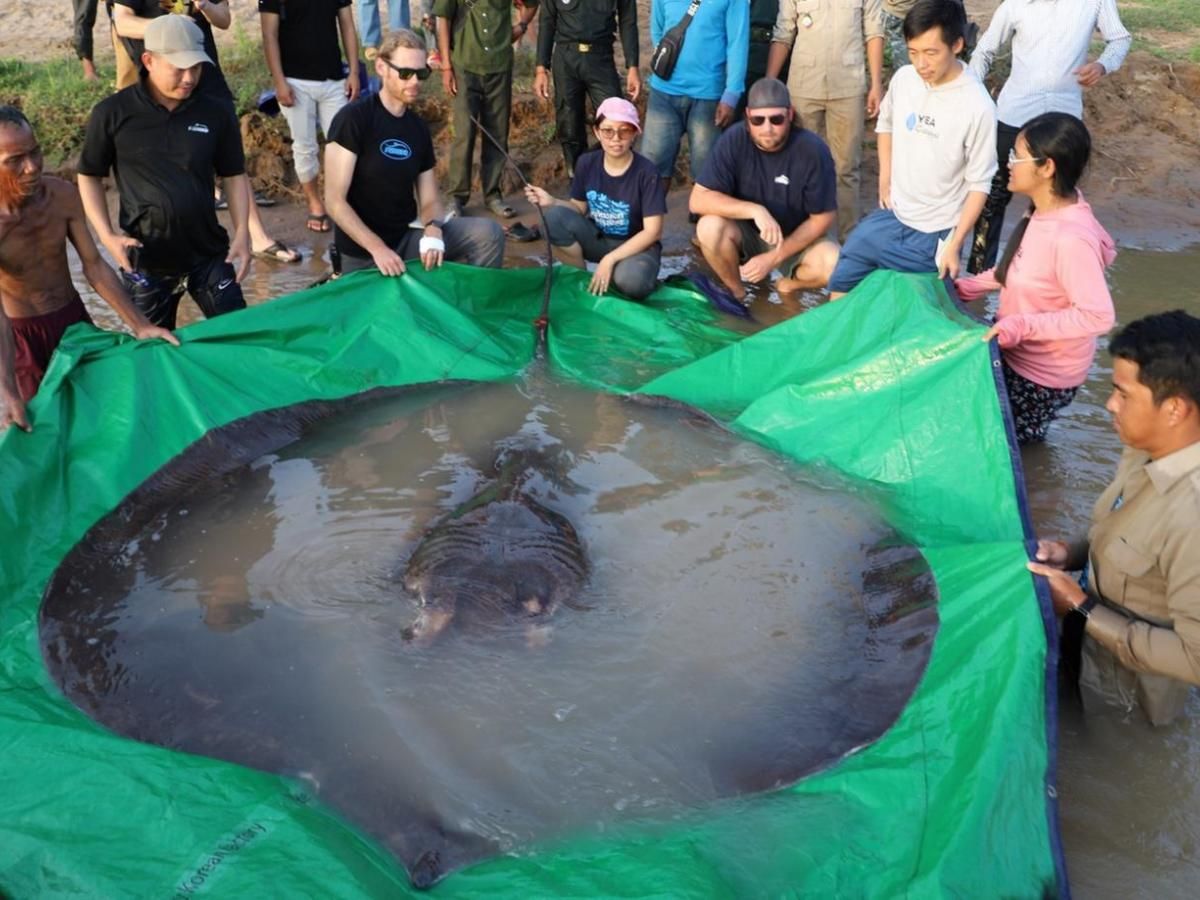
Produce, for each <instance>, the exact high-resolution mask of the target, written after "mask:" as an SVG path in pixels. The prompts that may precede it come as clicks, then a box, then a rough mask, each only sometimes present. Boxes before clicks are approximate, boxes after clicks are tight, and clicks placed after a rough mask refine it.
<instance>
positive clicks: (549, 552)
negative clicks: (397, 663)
mask: <svg viewBox="0 0 1200 900" xmlns="http://www.w3.org/2000/svg"><path fill="white" fill-rule="evenodd" d="M547 462H548V460H547V458H546V455H545V454H543V453H539V452H529V451H520V452H516V453H509V454H507V455H506V456H504V457H498V458H497V460H496V464H495V467H494V468H495V472H496V477H495V479H494V480H493V481H490V482H489V483H488V484H487V485H485V486H484V487H483V488H482V489H481V490H480V491H478V492H477V493H476V494H475V495H474V496H472V497H471V498H470V499H469V500H467V501H466V502H464V503H462V504H460V505H459V506H458V507H457V508H455V509H454V510H452V511H451V512H450V513H449V514H448V515H447V516H446V517H445V518H444V519H442V520H441V521H440V522H438V523H437V524H436V525H435V526H434V527H433V528H431V529H430V530H429V533H428V534H426V535H425V537H424V539H423V540H422V541H421V543H420V545H419V546H418V547H417V549H416V551H415V552H414V553H413V555H412V557H411V559H409V561H408V565H407V566H406V568H405V571H404V586H405V588H406V589H408V590H409V591H410V592H411V593H413V594H415V595H416V596H417V597H418V598H419V600H420V603H421V611H420V615H418V617H417V620H416V621H415V622H413V624H412V625H410V626H409V627H408V628H406V629H405V630H404V633H403V636H404V639H405V640H410V641H414V642H416V643H420V644H430V643H432V642H433V641H434V640H435V639H436V638H437V636H438V635H439V634H440V633H441V632H442V630H443V629H445V628H446V626H447V625H449V624H450V622H451V621H453V620H454V618H455V617H456V616H458V617H459V618H462V613H466V615H467V616H468V617H472V618H483V619H484V620H491V621H494V620H495V619H497V618H499V617H506V616H507V617H520V618H521V619H524V620H525V621H526V622H527V623H528V631H527V637H528V640H529V642H530V643H531V644H532V643H537V642H538V641H540V640H542V639H544V636H545V634H546V631H545V628H546V627H547V626H546V625H545V624H544V623H545V622H547V621H548V620H549V618H550V617H551V616H553V615H554V613H555V611H556V610H557V609H558V607H559V606H560V605H563V604H566V605H567V606H572V607H574V608H575V609H583V607H581V606H579V605H578V604H576V603H574V601H573V598H574V596H575V595H576V594H577V593H578V591H579V589H580V587H581V586H582V585H583V581H584V579H585V578H586V577H587V571H588V561H587V555H586V554H585V552H584V549H583V545H582V542H581V541H580V540H579V535H578V534H577V533H576V531H575V526H574V525H572V524H571V522H570V520H569V519H567V517H566V516H564V515H562V513H559V512H556V511H555V510H552V509H549V508H547V507H546V506H543V505H542V504H541V503H538V502H537V501H536V500H535V499H533V497H532V496H531V495H530V494H529V492H528V491H527V490H525V488H524V486H525V482H526V480H527V479H528V478H529V476H530V475H531V474H532V473H533V472H534V471H535V470H538V469H541V470H544V471H548V470H549V468H550V466H548V465H546V463H547ZM460 611H461V612H460Z"/></svg>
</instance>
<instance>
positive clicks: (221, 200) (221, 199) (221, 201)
mask: <svg viewBox="0 0 1200 900" xmlns="http://www.w3.org/2000/svg"><path fill="white" fill-rule="evenodd" d="M214 203H215V204H216V207H217V209H229V201H228V200H226V199H225V194H224V192H222V193H220V194H218V195H217V198H216V200H215V201H214Z"/></svg>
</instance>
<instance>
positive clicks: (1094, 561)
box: [1029, 311, 1200, 725]
mask: <svg viewBox="0 0 1200 900" xmlns="http://www.w3.org/2000/svg"><path fill="white" fill-rule="evenodd" d="M1110 351H1111V353H1112V354H1113V392H1112V395H1111V396H1110V397H1109V399H1108V403H1107V404H1106V406H1107V409H1108V410H1109V412H1111V413H1112V415H1113V422H1114V424H1115V426H1116V429H1117V434H1118V435H1119V436H1120V438H1121V441H1122V443H1124V444H1125V446H1126V450H1125V453H1124V454H1123V455H1122V457H1121V462H1120V465H1119V466H1118V467H1117V474H1116V477H1115V478H1114V479H1113V482H1112V484H1110V485H1109V486H1108V488H1107V489H1106V490H1105V491H1104V493H1102V494H1101V495H1100V499H1099V500H1097V501H1096V507H1095V509H1094V511H1093V513H1092V527H1091V529H1090V530H1089V532H1088V539H1087V541H1085V542H1080V543H1079V544H1076V545H1074V546H1072V547H1068V546H1067V545H1066V544H1063V543H1062V542H1059V541H1039V542H1038V553H1037V556H1038V559H1039V560H1042V561H1043V562H1041V563H1037V562H1034V563H1030V564H1029V568H1030V569H1031V570H1032V571H1034V572H1036V573H1037V574H1039V575H1045V576H1046V577H1047V578H1048V579H1049V584H1050V592H1051V596H1052V597H1053V599H1054V608H1055V611H1056V612H1057V613H1059V614H1060V615H1070V616H1084V617H1085V622H1084V627H1085V630H1084V634H1085V640H1084V645H1083V660H1082V679H1081V680H1082V681H1083V683H1084V684H1085V685H1087V686H1088V687H1089V689H1092V690H1094V691H1096V692H1097V693H1099V694H1100V695H1101V696H1103V697H1104V698H1105V699H1107V700H1108V701H1110V702H1113V703H1116V704H1117V705H1120V706H1124V707H1125V708H1127V709H1131V708H1132V707H1133V706H1134V705H1135V704H1140V705H1141V707H1142V709H1143V710H1144V711H1145V713H1146V715H1147V717H1148V718H1149V719H1150V721H1151V722H1152V723H1153V724H1155V725H1163V724H1166V723H1167V722H1170V721H1171V720H1172V719H1173V718H1175V717H1176V716H1178V715H1179V714H1180V712H1182V710H1183V705H1184V702H1185V700H1186V699H1187V694H1188V691H1189V689H1190V686H1191V685H1193V684H1200V319H1198V318H1196V317H1194V316H1189V315H1188V314H1186V313H1184V312H1182V311H1176V312H1171V313H1161V314H1159V315H1154V316H1148V317H1146V318H1145V319H1141V320H1139V321H1137V322H1133V323H1132V324H1130V325H1129V326H1128V327H1127V328H1125V329H1124V330H1123V331H1122V332H1121V333H1120V334H1118V335H1117V336H1116V337H1115V338H1114V339H1113V341H1112V344H1111V346H1110ZM1085 559H1086V563H1087V568H1086V569H1085V573H1084V578H1083V579H1081V581H1084V582H1085V583H1086V585H1087V590H1086V592H1085V590H1084V589H1083V588H1082V587H1081V586H1080V584H1079V583H1078V582H1077V581H1076V580H1075V579H1073V578H1072V577H1071V576H1070V575H1068V574H1067V573H1066V572H1065V571H1064V570H1067V569H1071V568H1073V567H1074V568H1078V567H1079V566H1080V565H1081V564H1082V563H1083V561H1084V560H1085ZM1066 628H1067V624H1066V623H1064V631H1065V630H1066Z"/></svg>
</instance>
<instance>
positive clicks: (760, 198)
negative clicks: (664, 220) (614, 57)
mask: <svg viewBox="0 0 1200 900" xmlns="http://www.w3.org/2000/svg"><path fill="white" fill-rule="evenodd" d="M690 206H691V211H692V212H693V213H695V214H697V215H699V216H700V220H699V222H697V223H696V239H697V241H698V242H699V244H700V250H701V252H702V253H703V254H704V259H705V260H706V261H707V262H708V264H709V266H711V267H712V270H713V272H714V273H715V274H716V275H717V277H718V278H719V279H720V281H721V285H722V286H723V288H724V290H726V291H728V292H729V295H730V296H728V297H723V298H722V300H725V301H728V300H734V301H736V302H738V303H744V302H745V301H744V297H745V293H746V289H745V286H744V284H743V282H746V281H748V282H751V283H757V282H761V281H763V280H764V279H766V278H767V276H769V275H770V274H771V273H772V272H773V271H774V270H776V269H778V270H779V271H780V272H781V273H782V275H783V277H782V278H780V279H779V281H778V282H777V283H776V288H777V289H778V290H780V291H797V290H815V289H818V288H822V287H824V286H825V285H826V283H827V282H828V281H829V276H830V274H831V273H832V272H833V267H834V265H835V264H836V263H837V255H838V246H837V244H836V243H835V242H834V241H832V240H830V239H829V238H828V236H827V234H828V232H829V229H830V228H831V227H833V226H834V225H835V224H836V223H837V175H836V173H835V170H834V166H833V157H832V156H831V155H830V153H829V148H828V147H826V146H825V143H824V142H823V141H822V140H821V139H820V138H819V137H817V136H816V135H815V134H813V133H812V132H811V131H807V130H806V129H804V128H801V127H800V126H799V125H797V124H796V123H795V122H794V114H793V111H792V105H791V98H790V96H789V95H788V89H787V86H786V85H784V83H783V82H782V81H779V80H778V79H777V78H761V79H759V80H758V81H756V82H755V83H754V84H753V85H752V86H751V88H750V93H749V95H748V97H747V100H746V123H745V127H744V128H741V127H737V128H730V129H729V130H728V131H726V132H725V133H724V134H723V135H721V137H720V139H719V140H718V141H717V145H716V146H715V147H714V148H713V152H712V156H710V157H709V160H708V163H707V164H706V165H705V168H704V171H703V172H702V173H701V174H700V178H699V180H698V181H697V182H696V185H695V187H693V188H692V196H691V200H690ZM711 287H712V288H713V289H715V290H718V291H719V290H720V288H717V287H716V286H715V285H713V286H711Z"/></svg>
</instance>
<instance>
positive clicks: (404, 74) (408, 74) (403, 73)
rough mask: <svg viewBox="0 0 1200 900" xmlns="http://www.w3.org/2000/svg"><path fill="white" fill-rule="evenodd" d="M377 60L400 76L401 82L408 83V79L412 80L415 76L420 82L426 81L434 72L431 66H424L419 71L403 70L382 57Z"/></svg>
mask: <svg viewBox="0 0 1200 900" xmlns="http://www.w3.org/2000/svg"><path fill="white" fill-rule="evenodd" d="M375 58H376V59H378V60H379V61H380V62H381V63H383V64H384V65H385V66H387V67H388V68H389V69H391V70H392V71H393V72H395V73H396V74H397V75H399V76H400V80H401V81H408V79H410V78H412V77H413V76H414V75H416V76H417V78H418V79H419V80H420V81H424V80H425V79H426V78H428V77H429V76H430V75H431V74H432V70H430V68H429V66H422V67H421V68H419V69H402V68H400V67H399V66H397V65H395V64H393V63H391V62H389V61H388V60H386V59H384V58H383V57H382V56H377V57H375Z"/></svg>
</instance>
